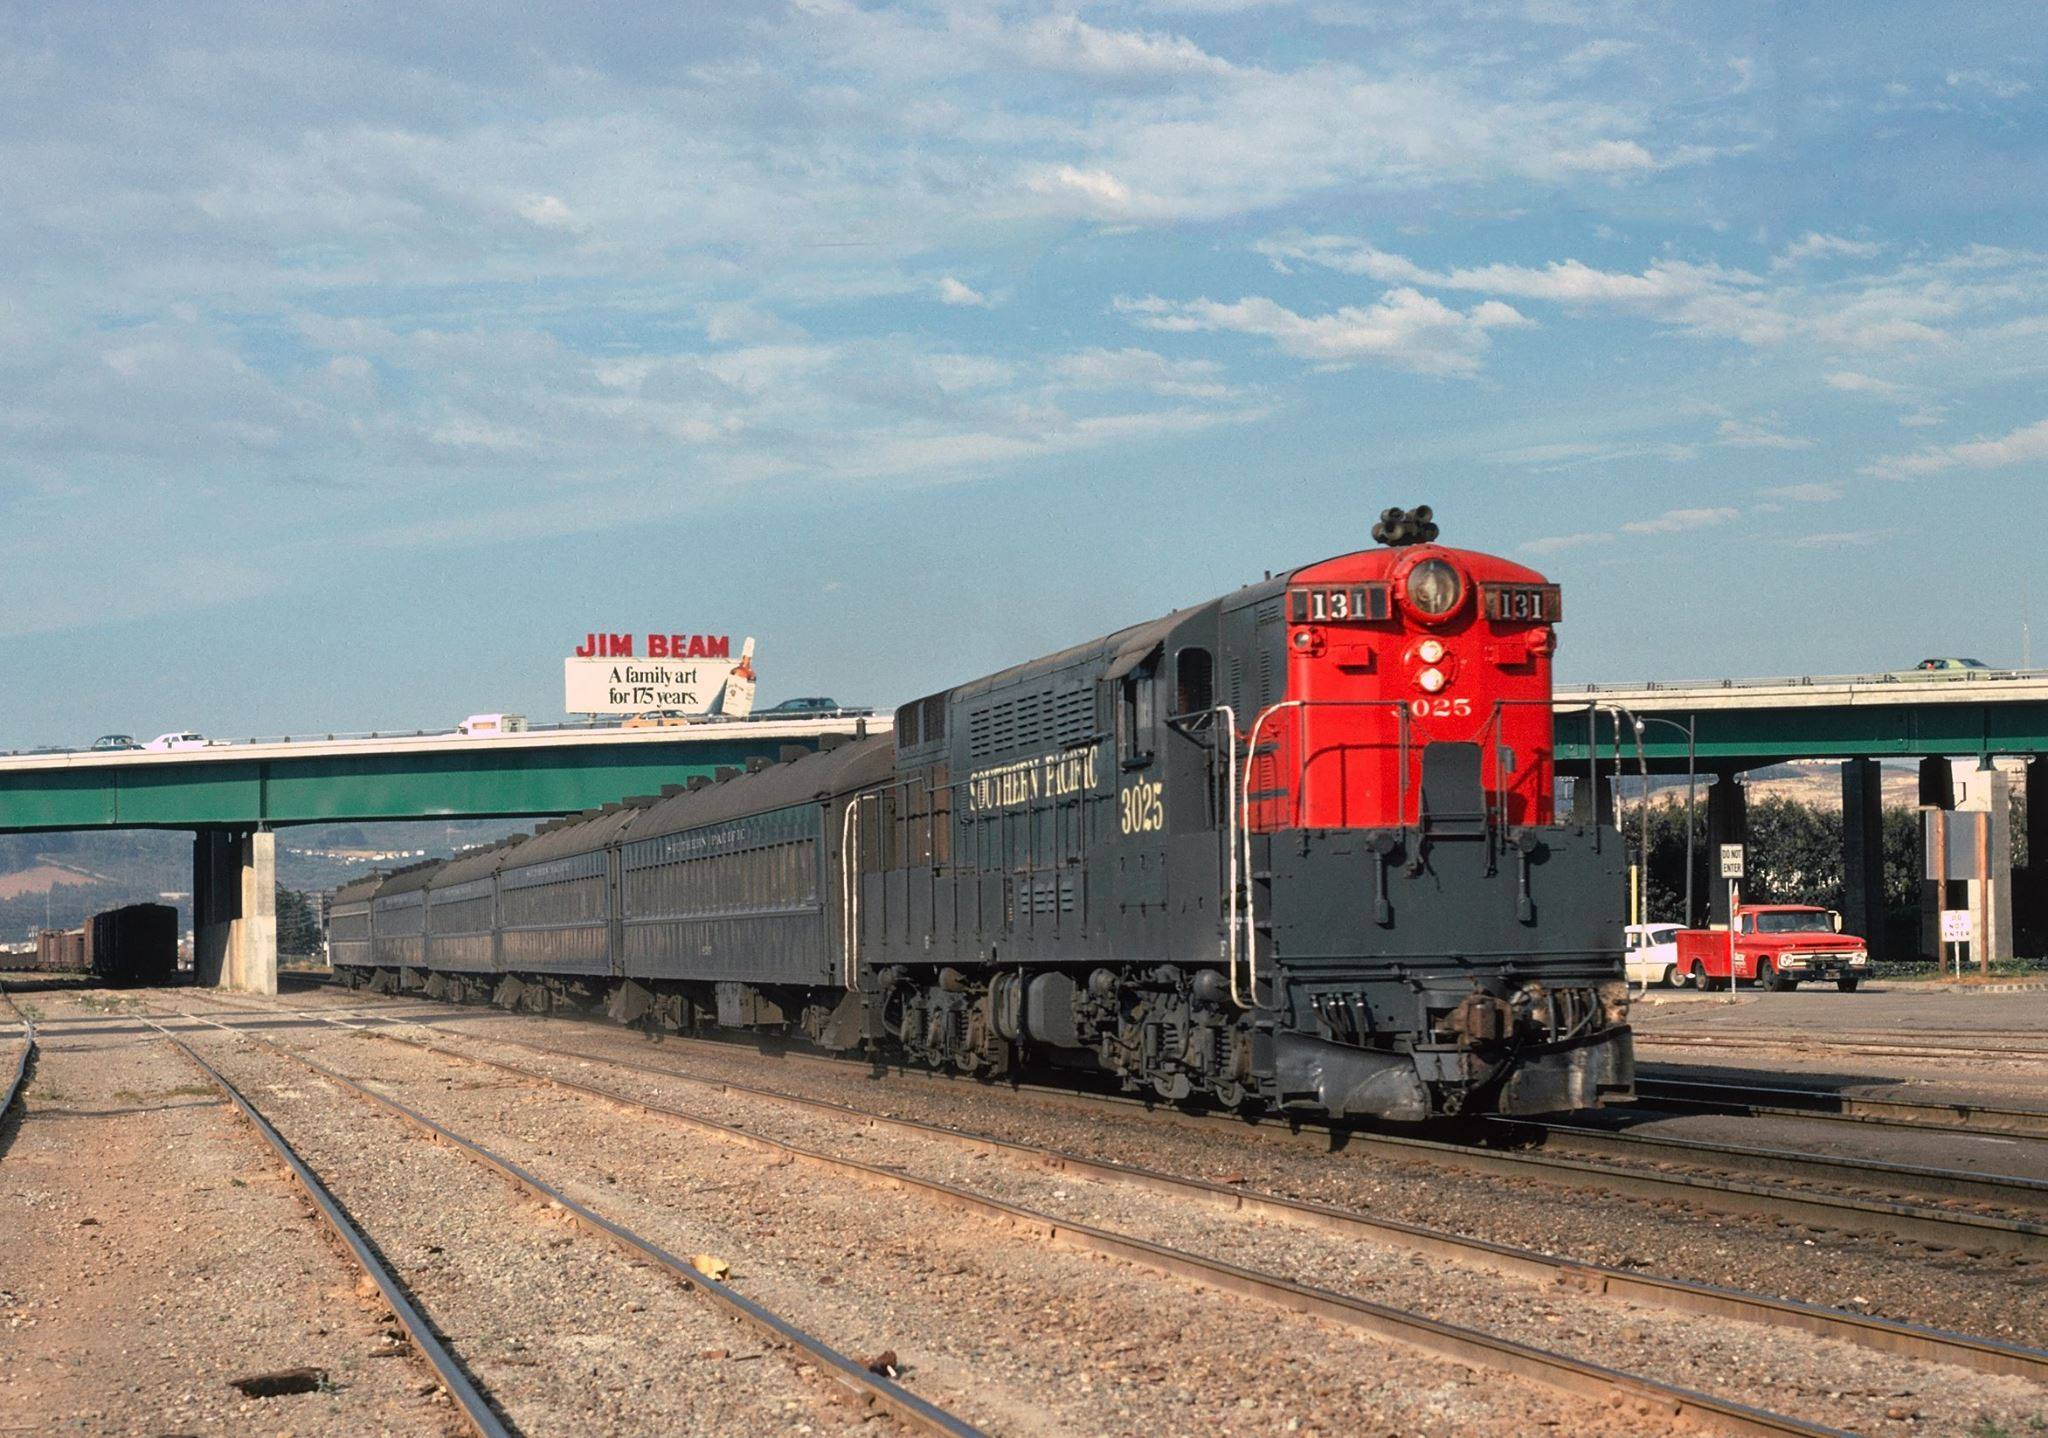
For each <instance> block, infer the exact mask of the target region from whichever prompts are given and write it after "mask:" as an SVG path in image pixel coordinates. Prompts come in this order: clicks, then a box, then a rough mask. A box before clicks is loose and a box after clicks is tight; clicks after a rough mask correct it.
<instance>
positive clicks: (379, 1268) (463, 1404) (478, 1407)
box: [150, 1024, 515, 1438]
mask: <svg viewBox="0 0 2048 1438" xmlns="http://www.w3.org/2000/svg"><path fill="white" fill-rule="evenodd" d="M150 1026H151V1027H152V1028H155V1029H156V1030H157V1032H158V1033H159V1034H161V1035H162V1036H163V1037H164V1038H165V1039H167V1040H168V1041H169V1042H171V1043H173V1044H175V1045H177V1047H178V1048H179V1049H181V1050H182V1051H183V1052H184V1054H185V1057H187V1058H189V1059H190V1060H192V1062H193V1063H195V1064H197V1065H198V1066H199V1068H200V1070H201V1072H203V1073H204V1074H205V1075H206V1077H207V1078H208V1079H209V1080H210V1081H211V1082H212V1083H213V1085H214V1087H216V1088H218V1089H219V1090H220V1091H221V1092H222V1093H223V1094H225V1095H226V1096H227V1099H228V1102H229V1103H232V1104H233V1105H234V1106H235V1108H236V1110H237V1111H238V1112H239V1113H240V1114H241V1115H242V1117H243V1118H245V1119H247V1120H248V1121H249V1124H250V1126H251V1127H252V1128H254V1129H255V1130H256V1132H257V1133H258V1134H259V1135H261V1137H262V1139H263V1141H264V1142H265V1143H267V1144H269V1145H270V1148H271V1151H272V1152H274V1153H275V1154H276V1155H277V1156H278V1158H280V1159H281V1160H283V1162H284V1165H285V1167H286V1168H287V1169H289V1170H290V1171H291V1175H292V1177H293V1178H295V1179H297V1180H298V1182H299V1187H301V1188H303V1189H304V1190H305V1191H306V1194H307V1196H308V1197H310V1198H311V1199H312V1200H313V1205H314V1207H316V1208H317V1209H319V1210H320V1216H321V1217H322V1218H324V1219H325V1220H326V1221H327V1226H328V1227H329V1228H331V1229H333V1230H334V1235H335V1237H337V1238H339V1239H340V1240H341V1241H342V1243H343V1244H344V1245H346V1247H347V1248H348V1251H349V1252H350V1253H351V1254H353V1255H354V1256H355V1260H356V1262H357V1263H358V1264H359V1265H361V1267H362V1270H363V1272H364V1273H366V1274H368V1275H369V1277H370V1281H371V1282H373V1283H375V1284H376V1285H377V1291H378V1292H379V1293H381V1294H382V1295H383V1296H384V1302H385V1303H386V1305H388V1306H389V1307H390V1309H391V1312H392V1314H393V1316H394V1317H396V1318H397V1320H398V1322H399V1325H400V1326H401V1327H402V1328H404V1329H405V1332H406V1336H407V1337H408V1338H410V1339H411V1340H412V1345H413V1347H414V1348H416V1349H418V1350H419V1352H420V1353H421V1354H422V1355H423V1356H424V1357H425V1358H426V1360H427V1362H428V1363H430V1364H432V1365H433V1368H434V1372H435V1373H436V1374H437V1375H438V1376H439V1377H440V1380H441V1385H442V1387H444V1388H445V1389H447V1391H448V1396H449V1397H451V1398H453V1399H454V1400H455V1404H456V1406H457V1407H458V1408H460V1409H461V1410H462V1416H463V1418H464V1419H465V1420H466V1421H467V1422H468V1424H469V1426H470V1427H471V1428H472V1429H474V1430H475V1432H476V1433H477V1434H478V1438H512V1435H513V1433H514V1431H515V1430H513V1429H512V1428H511V1427H509V1426H508V1425H507V1424H506V1422H505V1420H504V1419H502V1418H500V1417H499V1416H498V1413H497V1410H496V1409H495V1408H494V1407H493V1406H492V1404H491V1401H490V1399H489V1398H487V1397H486V1396H485V1395H484V1393H483V1390H482V1389H480V1388H479V1387H478V1386H477V1384H476V1383H475V1381H474V1380H472V1379H471V1378H470V1376H469V1374H468V1373H467V1372H465V1371H464V1369H463V1367H462V1365H461V1363H460V1362H458V1361H457V1359H456V1357H455V1355H454V1353H453V1352H452V1351H450V1349H449V1347H448V1345H447V1344H446V1343H445V1342H443V1341H442V1339H441V1336H440V1334H438V1333H437V1332H435V1331H434V1326H433V1324H432V1323H430V1322H429V1321H428V1320H427V1316H426V1315H425V1314H424V1313H422V1312H421V1311H420V1309H419V1306H418V1305H417V1304H415V1303H414V1302H413V1301H412V1296H411V1295H410V1294H409V1293H408V1292H407V1291H406V1289H405V1285H404V1284H403V1283H401V1282H400V1281H399V1278H398V1275H397V1274H396V1273H394V1272H393V1271H392V1270H391V1268H390V1266H389V1265H388V1264H386V1263H385V1262H384V1260H383V1258H382V1257H380V1256H379V1255H378V1253H377V1251H376V1250H375V1249H374V1248H372V1247H371V1246H370V1243H369V1240H367V1239H366V1238H364V1237H363V1232H362V1230H361V1229H360V1228H358V1227H357V1226H356V1224H355V1220H353V1219H352V1218H350V1217H349V1215H348V1210H346V1209H345V1208H343V1207H342V1206H341V1202H340V1200H338V1199H337V1198H335V1196H334V1195H333V1194H332V1193H331V1192H329V1191H328V1188H327V1185H326V1184H324V1183H322V1182H321V1181H320V1176H319V1175H318V1174H316V1173H314V1172H313V1170H312V1168H311V1167H309V1166H308V1165H307V1163H306V1161H305V1160H304V1159H302V1158H300V1157H299V1155H298V1153H297V1151H296V1150H294V1149H293V1148H292V1146H291V1144H289V1143H287V1142H286V1141H285V1137H284V1135H283V1134H281V1133H279V1132H278V1131H277V1129H276V1128H274V1127H273V1126H272V1125H271V1123H270V1120H269V1119H267V1118H265V1117H264V1116H263V1115H262V1114H261V1113H260V1112H258V1111H257V1109H256V1106H255V1105H254V1104H252V1103H250V1102H249V1100H248V1099H247V1098H246V1097H244V1096H243V1094H242V1091H241V1090H240V1089H238V1088H236V1087H235V1086H234V1085H233V1084H232V1083H230V1082H228V1080H227V1077H226V1076H225V1075H224V1074H222V1073H221V1071H220V1070H219V1069H217V1068H215V1067H214V1066H213V1065H212V1064H210V1063H208V1062H207V1061H206V1060H205V1059H204V1058H202V1057H201V1056H200V1054H199V1051H198V1050H197V1049H195V1048H193V1047H192V1045H190V1044H188V1043H186V1042H185V1041H184V1040H183V1039H181V1038H179V1037H178V1036H177V1035H176V1034H174V1033H172V1032H171V1031H170V1030H168V1029H165V1028H163V1027H161V1026H159V1025H155V1024H152V1025H150Z"/></svg>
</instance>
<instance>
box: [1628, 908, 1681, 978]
mask: <svg viewBox="0 0 2048 1438" xmlns="http://www.w3.org/2000/svg"><path fill="white" fill-rule="evenodd" d="M1684 927H1685V925H1683V924H1630V925H1628V926H1627V928H1626V929H1624V930H1623V932H1624V933H1625V934H1626V935H1627V936H1628V937H1627V944H1628V955H1627V964H1628V981H1629V982H1630V983H1632V984H1643V985H1649V984H1656V985H1658V986H1659V987H1662V988H1667V989H1682V988H1684V987H1685V976H1684V975H1683V974H1681V973H1679V972H1678V931H1679V930H1680V929H1682V928H1684Z"/></svg>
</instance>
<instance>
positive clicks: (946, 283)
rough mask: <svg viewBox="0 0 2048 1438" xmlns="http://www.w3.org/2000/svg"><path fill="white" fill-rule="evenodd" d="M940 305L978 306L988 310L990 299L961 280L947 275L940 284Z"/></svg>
mask: <svg viewBox="0 0 2048 1438" xmlns="http://www.w3.org/2000/svg"><path fill="white" fill-rule="evenodd" d="M938 292H939V303H941V304H947V305H965V306H978V307H980V308H982V309H986V308H988V305H989V298H988V296H987V295H984V294H982V293H980V292H979V291H978V290H973V289H970V288H968V287H967V286H966V285H964V284H962V283H961V282H960V281H959V280H956V279H954V278H953V277H952V276H951V275H947V276H946V277H945V278H944V279H942V280H940V281H939V284H938Z"/></svg>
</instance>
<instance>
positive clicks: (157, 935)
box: [81, 904, 178, 984]
mask: <svg viewBox="0 0 2048 1438" xmlns="http://www.w3.org/2000/svg"><path fill="white" fill-rule="evenodd" d="M81 947H82V948H83V950H84V956H85V961H86V963H87V964H88V965H89V966H90V968H91V970H92V976H93V977H94V978H95V979H98V980H99V981H100V982H101V983H105V984H168V983H170V982H172V981H173V980H174V979H175V978H176V977H177V973H178V911H177V910H176V909H174V908H172V907H171V906H170V905H169V904H126V905H123V906H122V907H121V908H118V909H108V910H106V911H105V912H103V913H98V914H94V915H93V916H92V917H91V918H89V919H87V920H86V921H85V932H84V935H83V942H82V945H81Z"/></svg>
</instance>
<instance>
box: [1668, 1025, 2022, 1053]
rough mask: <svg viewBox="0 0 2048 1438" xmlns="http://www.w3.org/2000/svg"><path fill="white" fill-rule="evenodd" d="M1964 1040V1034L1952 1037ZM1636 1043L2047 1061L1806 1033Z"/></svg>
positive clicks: (1680, 1036)
mask: <svg viewBox="0 0 2048 1438" xmlns="http://www.w3.org/2000/svg"><path fill="white" fill-rule="evenodd" d="M1954 1037H1956V1038H1967V1037H1969V1036H1968V1035H1966V1034H1957V1035H1954ZM1636 1042H1637V1043H1638V1044H1650V1045H1653V1046H1657V1047H1662V1048H1688V1049H1817V1050H1821V1051H1823V1052H1826V1053H1841V1054H1863V1055H1866V1056H1868V1057H1871V1058H1906V1059H1925V1058H1942V1059H1981V1060H1986V1061H1990V1060H1995V1059H2028V1060H2035V1059H2048V1048H1987V1047H1985V1046H1984V1045H1982V1044H1970V1045H1964V1044H1930V1043H1922V1042H1919V1041H1918V1040H1916V1039H1914V1038H1911V1037H1903V1038H1897V1039H1886V1038H1880V1039H1870V1040H1864V1039H1824V1038H1815V1037H1813V1036H1812V1035H1809V1034H1787V1035H1783V1036H1773V1035H1769V1034H1688V1033H1669V1032H1659V1031H1656V1030H1651V1031H1649V1032H1645V1031H1643V1030H1642V1029H1637V1030H1636Z"/></svg>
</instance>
